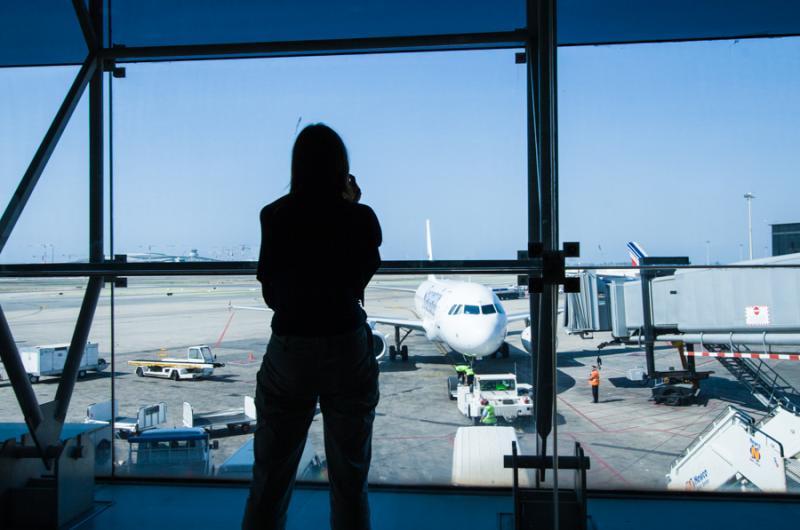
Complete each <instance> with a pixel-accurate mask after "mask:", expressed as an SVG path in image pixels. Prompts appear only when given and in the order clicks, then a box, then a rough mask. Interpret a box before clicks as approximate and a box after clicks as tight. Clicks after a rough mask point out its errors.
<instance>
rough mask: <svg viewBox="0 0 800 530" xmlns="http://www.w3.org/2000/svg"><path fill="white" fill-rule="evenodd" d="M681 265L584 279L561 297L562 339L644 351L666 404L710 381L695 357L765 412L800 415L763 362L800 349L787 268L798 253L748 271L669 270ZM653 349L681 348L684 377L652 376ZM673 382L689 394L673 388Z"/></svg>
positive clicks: (796, 284)
mask: <svg viewBox="0 0 800 530" xmlns="http://www.w3.org/2000/svg"><path fill="white" fill-rule="evenodd" d="M681 262H683V263H688V260H686V259H685V258H643V259H642V263H641V264H642V265H659V266H662V267H663V268H659V269H657V270H653V269H642V271H641V276H640V278H639V279H638V280H636V279H631V278H626V277H624V276H622V275H619V276H615V275H598V274H595V273H592V272H590V271H583V272H581V274H580V281H581V287H582V292H581V293H578V294H572V293H568V294H567V295H566V297H567V301H566V306H567V310H566V311H565V327H566V329H567V332H568V333H578V334H581V335H583V336H586V337H588V336H591V333H593V332H600V331H606V332H611V336H612V341H611V342H612V343H623V344H624V343H627V344H631V343H634V344H640V345H642V346H643V347H644V348H645V350H646V358H647V370H646V374H647V377H648V378H649V379H650V380H651V381H653V382H657V381H662V382H663V381H664V380H665V379H667V380H668V381H669V384H668V385H666V386H663V385H659V386H657V387H656V388H655V389H654V395H655V397H656V399H659V398H663V397H664V395H663V393H664V392H666V393H668V394H671V395H670V396H669V397H670V399H665V401H675V400H673V399H672V398H673V397H675V396H678V397H679V398H683V397H686V396H687V395H688V394H687V393H691V392H692V391H693V390H695V391H696V389H697V387H698V386H699V381H700V380H702V379H703V378H704V377H707V376H708V374H709V373H705V374H704V373H702V372H697V371H696V370H695V357H696V356H714V357H717V358H719V360H720V363H721V364H722V365H723V367H725V368H726V370H728V371H729V372H730V373H731V374H732V375H734V376H735V377H736V378H737V379H738V380H739V381H741V382H742V383H743V384H745V386H747V387H748V388H749V389H750V390H751V391H752V392H753V393H754V395H755V396H756V398H757V399H759V400H760V401H761V402H762V403H763V404H764V405H765V406H766V407H767V408H772V407H774V406H777V405H778V404H781V405H782V406H784V407H788V408H790V409H792V408H795V409H800V391H798V390H797V389H795V388H794V387H792V385H790V384H789V383H788V382H787V381H785V380H784V379H783V378H781V377H780V376H779V375H778V374H777V373H775V372H774V370H771V369H770V368H769V366H767V364H766V363H764V362H763V361H764V360H767V361H768V360H774V359H789V360H800V354H798V353H797V351H795V352H787V350H792V349H795V350H797V349H798V348H800V297H798V296H797V294H796V293H797V292H798V291H800V267H798V268H793V267H785V266H786V265H798V266H800V253H797V254H789V255H785V256H777V257H773V258H765V259H760V260H752V261H747V262H742V263H740V265H743V266H747V265H750V266H752V268H738V269H712V268H709V269H691V270H687V269H683V270H677V271H676V269H674V268H670V265H678V264H681ZM770 265H783V266H784V267H782V268H769V267H768V266H770ZM765 266H766V267H765ZM656 341H668V342H671V343H673V344H676V345H677V346H678V350H679V354H680V362H681V365H682V368H683V370H675V371H670V372H661V371H657V370H656V369H655V362H654V355H653V347H654V343H655V342H656ZM606 344H608V343H604V344H600V345H599V347H600V348H602V347H603V346H605V345H606ZM684 346H685V354H684ZM676 381H677V382H686V383H690V384H691V388H688V387H686V388H684V387H680V386H677V387H676V386H675V385H674V383H675V382H676ZM678 401H680V400H678Z"/></svg>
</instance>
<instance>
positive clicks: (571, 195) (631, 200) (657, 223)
mask: <svg viewBox="0 0 800 530" xmlns="http://www.w3.org/2000/svg"><path fill="white" fill-rule="evenodd" d="M558 53H559V57H558V66H559V70H558V75H559V79H558V86H559V95H558V108H559V124H558V131H559V145H558V149H559V197H560V206H559V212H560V216H561V219H560V220H561V228H560V234H561V236H562V238H563V240H564V241H572V240H574V241H580V242H581V257H580V259H579V260H576V262H580V263H593V264H613V263H615V264H623V263H628V264H630V261H629V259H628V251H627V249H626V248H625V245H626V243H627V242H629V241H635V242H638V243H639V244H640V246H641V248H642V249H644V251H645V252H647V253H649V254H651V255H659V256H689V257H690V258H691V261H692V263H696V264H707V263H710V264H715V263H730V262H734V261H740V260H743V259H748V258H749V256H750V250H749V236H748V234H749V229H748V204H749V205H750V207H751V215H750V217H749V218H750V219H752V234H753V237H752V239H753V245H752V246H753V250H752V257H753V258H761V257H765V256H769V255H771V253H772V252H771V248H772V245H771V225H772V224H774V223H792V222H797V221H798V219H797V214H796V209H795V208H794V206H793V205H792V202H791V201H787V200H785V197H786V196H787V194H789V195H791V194H793V193H795V192H796V191H797V190H798V186H800V184H799V183H800V180H798V179H797V178H796V168H797V167H798V166H799V165H800V151H799V150H798V149H796V148H795V146H796V145H798V144H800V130H798V128H797V127H796V126H795V125H796V123H797V117H798V116H800V100H799V99H798V98H797V97H796V94H797V93H798V91H800V38H782V39H754V40H749V39H748V40H741V41H713V42H693V43H668V44H637V45H624V46H591V47H574V48H562V49H560V50H559V52H558ZM748 192H749V193H752V194H753V195H754V196H755V198H754V199H752V203H750V202H748V200H747V199H745V197H744V195H745V194H746V193H748Z"/></svg>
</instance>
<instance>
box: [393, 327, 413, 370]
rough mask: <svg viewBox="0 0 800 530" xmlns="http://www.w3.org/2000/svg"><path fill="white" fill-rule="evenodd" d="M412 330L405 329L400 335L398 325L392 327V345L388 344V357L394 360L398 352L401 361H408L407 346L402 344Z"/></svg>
mask: <svg viewBox="0 0 800 530" xmlns="http://www.w3.org/2000/svg"><path fill="white" fill-rule="evenodd" d="M411 331H412V330H410V329H409V330H406V333H405V335H403V336H402V337H400V327H399V326H395V327H394V346H389V359H390V360H392V361H394V360H395V359H397V354H398V353H399V354H400V358H401V359H402V360H403V361H408V346H404V345H403V341H404V340H406V337H408V336H409V335H410V334H411Z"/></svg>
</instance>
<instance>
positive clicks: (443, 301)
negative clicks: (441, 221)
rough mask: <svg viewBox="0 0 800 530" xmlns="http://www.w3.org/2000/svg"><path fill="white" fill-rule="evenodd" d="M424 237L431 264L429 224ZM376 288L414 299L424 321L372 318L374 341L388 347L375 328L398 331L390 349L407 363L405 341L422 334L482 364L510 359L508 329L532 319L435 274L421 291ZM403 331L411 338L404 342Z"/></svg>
mask: <svg viewBox="0 0 800 530" xmlns="http://www.w3.org/2000/svg"><path fill="white" fill-rule="evenodd" d="M425 233H426V242H427V251H428V260H429V261H430V260H433V250H432V246H431V230H430V220H426V222H425ZM375 288H381V289H388V290H400V291H406V292H413V293H414V308H415V312H416V314H417V315H418V316H419V320H414V319H403V318H398V317H391V316H374V315H372V316H367V322H368V323H369V325H370V327H371V328H372V329H373V336H375V337H376V338H377V339H378V340H383V342H384V345H385V344H386V343H387V342H388V337H385V336H384V337H381V336H380V334H379V333H377V332H375V325H376V324H380V325H387V326H392V327H394V344H393V345H391V346H389V348H388V351H389V358H390V359H391V360H395V358H396V357H397V356H398V355H400V357H401V359H402V360H403V361H407V360H408V346H404V345H403V341H404V340H405V338H406V337H407V336H408V335H409V334H411V333H412V332H414V331H421V332H423V333H425V337H426V338H427V339H428V340H430V341H434V342H439V343H443V344H445V345H446V346H447V347H449V348H450V349H452V350H454V351H456V352H458V353H460V354H462V355H464V356H466V357H471V358H474V359H482V358H483V357H486V356H489V355H491V356H493V357H494V356H496V355H497V353H500V354H501V355H502V356H503V357H508V355H509V347H508V343H507V342H505V340H506V335H507V333H508V324H509V323H511V322H516V321H520V320H526V321H527V320H529V319H530V316H529V313H527V312H525V313H518V314H508V313H506V310H505V308H504V307H503V304H502V303H501V302H500V299H499V298H498V297H497V295H496V294H495V292H494V290H493V289H492V288H490V287H487V286H486V285H483V284H481V283H473V282H465V281H461V280H445V279H440V278H436V276H434V275H433V274H431V275H429V276H428V279H427V280H426V281H424V282H422V283H421V284H420V285H419V286H418V287H417V288H416V289H404V288H399V287H382V286H375ZM401 330H405V332H406V333H405V335H403V336H402V337H401V336H400V331H401ZM376 342H377V341H376ZM377 349H378V346H377V344H376V350H377Z"/></svg>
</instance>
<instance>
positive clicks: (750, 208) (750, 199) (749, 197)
mask: <svg viewBox="0 0 800 530" xmlns="http://www.w3.org/2000/svg"><path fill="white" fill-rule="evenodd" d="M744 198H745V200H746V201H747V241H748V250H749V253H748V255H749V256H750V257H749V258H748V259H753V205H752V203H753V199H755V198H756V196H755V195H753V194H752V193H750V192H749V191H748V192H747V193H745V194H744Z"/></svg>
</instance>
